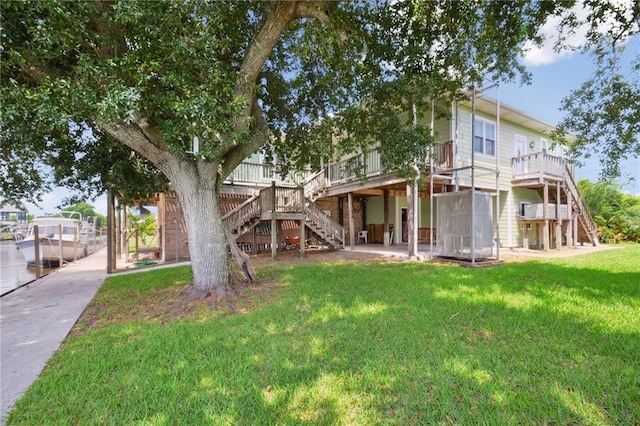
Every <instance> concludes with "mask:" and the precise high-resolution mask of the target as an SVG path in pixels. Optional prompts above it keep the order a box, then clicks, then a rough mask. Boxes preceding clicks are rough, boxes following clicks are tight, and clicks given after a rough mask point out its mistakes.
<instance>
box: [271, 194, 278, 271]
mask: <svg viewBox="0 0 640 426" xmlns="http://www.w3.org/2000/svg"><path fill="white" fill-rule="evenodd" d="M276 205H277V202H276V182H275V181H271V259H273V260H275V259H276V256H277V255H278V220H277V219H276Z"/></svg>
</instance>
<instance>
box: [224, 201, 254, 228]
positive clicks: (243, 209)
mask: <svg viewBox="0 0 640 426" xmlns="http://www.w3.org/2000/svg"><path fill="white" fill-rule="evenodd" d="M261 207H262V204H261V203H260V197H259V196H258V195H256V196H253V197H251V198H249V199H247V200H245V201H244V202H243V203H242V204H240V205H239V206H238V207H236V208H235V209H233V210H231V211H230V212H229V213H227V214H225V215H224V216H222V223H223V224H224V227H225V228H226V229H228V230H230V231H231V232H232V233H236V234H240V233H241V230H242V227H243V226H244V224H246V223H247V222H250V221H251V220H252V219H254V218H256V217H260V209H261Z"/></svg>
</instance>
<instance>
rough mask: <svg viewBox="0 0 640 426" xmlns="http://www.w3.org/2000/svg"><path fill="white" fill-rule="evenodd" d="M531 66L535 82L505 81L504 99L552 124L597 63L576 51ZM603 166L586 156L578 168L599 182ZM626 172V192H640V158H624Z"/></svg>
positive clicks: (639, 47)
mask: <svg viewBox="0 0 640 426" xmlns="http://www.w3.org/2000/svg"><path fill="white" fill-rule="evenodd" d="M632 55H634V56H638V55H640V37H639V36H638V35H636V37H634V39H632V40H631V41H630V42H629V43H628V44H627V46H626V51H625V56H627V57H631V56H632ZM528 70H529V71H530V72H531V73H532V74H533V80H532V84H531V85H529V86H520V85H517V84H509V85H501V86H500V101H501V102H504V103H506V104H509V105H511V106H514V107H516V108H518V109H520V110H522V111H525V112H527V113H529V114H530V115H532V116H534V117H537V118H540V119H542V120H544V121H546V122H548V123H550V124H557V123H558V122H560V120H562V118H563V116H564V112H562V111H560V103H561V101H562V99H563V98H564V97H566V96H567V95H569V93H570V92H571V90H574V89H577V88H579V87H580V85H581V84H582V83H583V82H584V81H586V80H587V79H588V78H589V77H590V76H591V75H592V73H593V71H594V65H593V62H592V58H591V57H589V56H588V55H584V54H573V55H571V56H567V57H562V58H558V59H557V60H556V61H555V62H552V63H548V64H541V65H536V64H528ZM601 170H602V165H601V160H600V158H597V157H596V158H594V157H591V158H589V159H586V160H585V164H584V166H583V167H580V168H577V169H576V178H577V180H580V179H589V180H590V181H592V182H595V181H597V180H598V175H599V173H600V171H601ZM622 173H623V175H624V176H623V177H621V178H620V179H619V180H618V181H619V183H621V184H623V185H624V187H623V190H624V192H628V193H631V194H636V195H640V158H638V157H635V158H631V159H628V160H626V161H624V162H623V163H622Z"/></svg>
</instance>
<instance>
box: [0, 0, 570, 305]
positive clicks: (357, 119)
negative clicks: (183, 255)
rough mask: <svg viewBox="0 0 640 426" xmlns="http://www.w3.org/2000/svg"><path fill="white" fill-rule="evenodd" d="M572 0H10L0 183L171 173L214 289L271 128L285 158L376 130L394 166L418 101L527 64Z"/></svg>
mask: <svg viewBox="0 0 640 426" xmlns="http://www.w3.org/2000/svg"><path fill="white" fill-rule="evenodd" d="M571 3H572V2H562V1H547V2H529V1H510V2H502V1H491V2H487V1H476V0H464V1H457V2H450V1H426V0H423V1H418V0H416V1H409V0H404V1H403V0H400V1H397V2H390V1H389V2H387V1H381V2H375V1H362V2H356V1H348V2H334V1H308V2H306V1H271V2H249V1H184V0H176V1H157V2H148V1H91V2H90V1H85V2H67V1H62V2H53V1H39V2H23V1H11V0H5V1H3V2H2V3H1V8H2V9H1V11H2V64H1V66H2V68H1V72H2V89H1V95H2V131H1V132H0V138H1V141H2V146H1V148H0V149H1V157H2V164H1V165H0V176H1V177H2V183H1V185H0V190H1V191H2V193H3V195H6V196H9V197H10V198H13V199H16V198H21V197H23V198H29V197H30V196H37V194H38V193H39V192H41V191H42V190H43V189H46V188H47V185H48V184H49V183H51V182H55V183H57V184H64V185H67V186H73V187H76V188H78V187H82V186H83V185H84V189H87V187H88V186H87V185H86V182H93V184H94V185H95V186H96V187H97V188H99V190H104V189H106V188H107V187H108V186H116V187H118V188H123V187H127V188H128V189H130V190H131V189H136V187H137V189H138V190H139V191H142V192H144V190H145V189H146V188H153V187H157V185H158V184H162V183H164V182H166V180H165V179H168V180H169V181H170V182H171V183H172V185H173V187H174V188H175V190H176V192H177V194H178V195H179V199H180V202H181V203H182V209H183V212H184V215H185V220H186V224H187V229H188V238H189V247H190V252H191V258H192V266H193V276H194V282H193V289H194V292H195V294H207V293H208V292H210V291H216V292H217V293H218V294H219V295H222V296H224V295H225V291H226V289H227V285H228V280H229V274H230V269H229V264H228V259H227V248H226V241H225V233H224V231H223V228H222V222H221V218H220V214H219V210H218V196H219V190H220V187H221V185H222V182H223V180H224V178H225V177H226V176H227V175H228V174H229V173H230V172H231V171H232V170H233V169H234V168H235V167H236V166H237V165H238V164H239V163H240V162H241V161H242V160H243V159H244V158H245V157H246V156H247V155H249V154H251V153H253V152H254V151H256V150H257V149H259V148H261V147H263V146H265V145H266V144H269V146H270V147H272V149H274V150H275V152H277V153H278V154H279V157H280V158H281V159H282V160H283V161H284V162H285V164H286V165H287V166H291V167H295V166H300V165H305V164H309V163H312V164H313V162H314V161H315V160H317V159H318V158H321V157H322V156H328V155H331V154H334V151H335V150H338V152H339V153H341V152H349V151H355V150H358V149H362V148H364V147H366V146H367V145H370V144H372V143H378V142H379V143H381V145H382V147H381V148H382V150H383V153H384V154H385V155H386V157H385V158H387V160H388V161H387V165H388V167H389V168H390V169H394V170H398V171H400V170H401V169H402V168H403V167H406V165H407V164H409V163H411V162H412V161H413V159H415V158H421V157H424V153H425V152H426V149H427V143H428V142H429V137H428V134H429V132H428V129H427V128H426V127H424V126H421V125H419V124H418V125H414V117H413V114H412V113H411V112H412V111H417V112H418V114H419V113H420V112H421V111H425V110H426V109H428V106H429V105H430V101H429V99H443V100H451V99H453V98H455V97H459V96H462V95H463V94H464V92H465V91H466V90H468V89H469V88H470V87H473V86H479V85H482V84H483V81H485V80H486V79H489V80H491V81H495V80H499V79H507V80H511V79H514V78H518V77H519V76H521V77H524V79H525V80H526V73H524V70H523V69H522V66H521V65H520V64H519V62H518V59H517V58H518V54H519V53H520V48H521V47H522V45H523V42H524V41H525V40H529V39H536V37H537V33H538V29H539V28H540V26H541V24H542V23H543V22H544V21H545V19H546V18H547V17H548V16H550V15H552V14H556V13H558V12H559V11H560V10H562V9H563V8H564V7H566V6H568V5H570V4H571ZM363 105H364V106H366V108H363ZM418 118H419V117H418ZM417 122H418V123H420V120H419V119H418V120H417ZM336 134H339V135H341V137H340V138H339V139H338V144H337V145H336V144H335V140H333V135H336ZM194 137H197V138H198V140H199V145H200V150H199V151H198V152H197V153H196V154H193V153H190V152H189V151H190V148H191V144H192V141H193V138H194ZM332 141H333V142H334V143H332ZM42 164H45V165H49V166H52V167H53V169H54V170H55V174H54V175H53V179H51V180H46V179H43V177H42V173H40V167H42V166H41V165H42ZM155 170H159V171H160V172H161V174H158V173H156V172H155ZM138 172H143V173H142V175H143V176H146V178H145V179H140V178H136V179H140V180H133V179H132V177H133V176H140V174H138ZM147 184H148V185H149V186H147Z"/></svg>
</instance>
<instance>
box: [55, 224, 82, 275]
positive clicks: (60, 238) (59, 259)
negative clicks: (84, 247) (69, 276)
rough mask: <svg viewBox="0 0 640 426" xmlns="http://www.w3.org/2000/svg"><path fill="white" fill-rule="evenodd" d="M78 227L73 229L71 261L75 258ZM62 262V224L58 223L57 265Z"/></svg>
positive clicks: (59, 265) (60, 264)
mask: <svg viewBox="0 0 640 426" xmlns="http://www.w3.org/2000/svg"><path fill="white" fill-rule="evenodd" d="M77 232H78V228H75V229H74V230H73V261H74V262H75V261H76V260H77V257H78V256H77V253H78V235H77ZM63 262H64V258H63V256H62V225H58V267H59V268H61V267H62V264H63Z"/></svg>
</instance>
